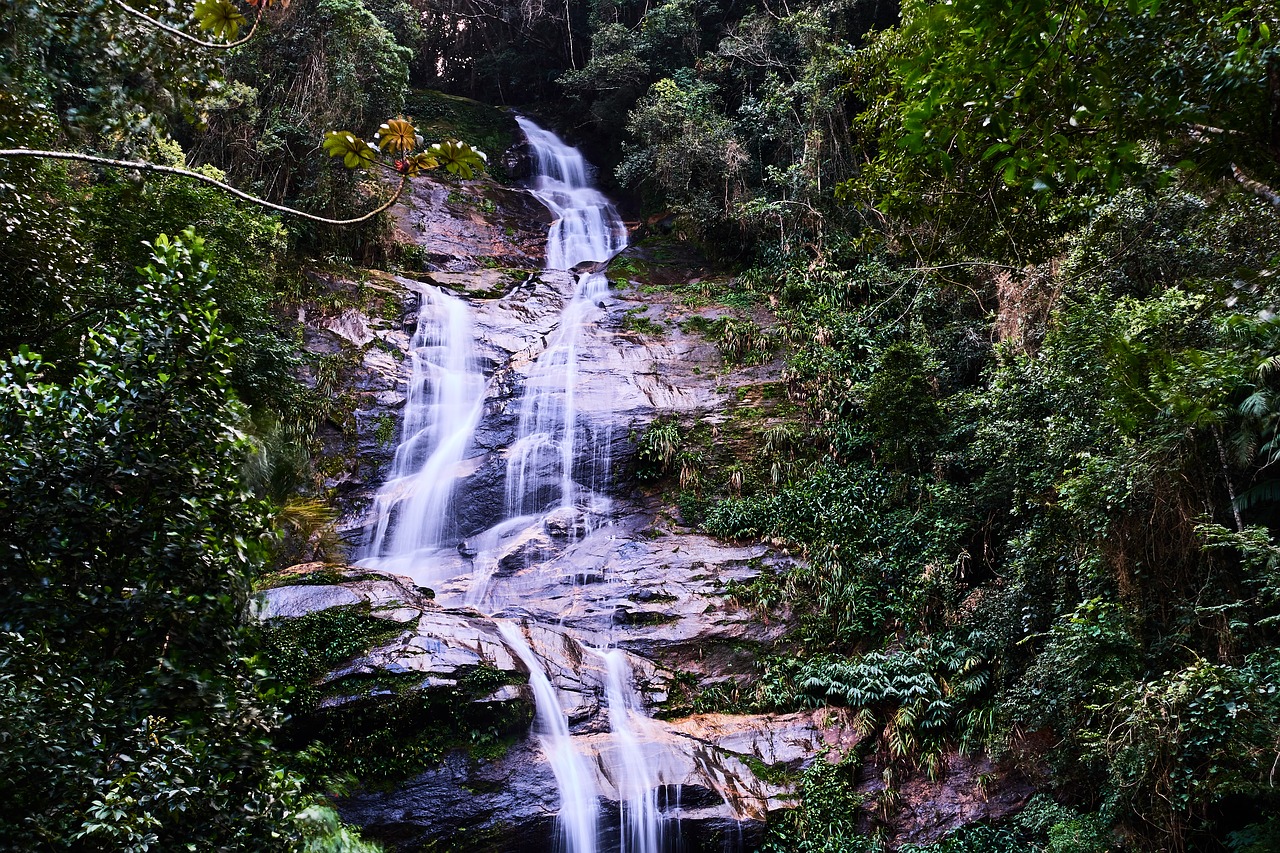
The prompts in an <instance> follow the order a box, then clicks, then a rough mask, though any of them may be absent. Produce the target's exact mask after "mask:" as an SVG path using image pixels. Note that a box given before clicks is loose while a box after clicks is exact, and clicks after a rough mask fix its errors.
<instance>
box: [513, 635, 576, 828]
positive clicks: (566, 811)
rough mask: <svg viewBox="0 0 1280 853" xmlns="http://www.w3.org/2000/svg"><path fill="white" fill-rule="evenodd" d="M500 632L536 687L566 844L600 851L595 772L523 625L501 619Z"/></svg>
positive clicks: (540, 730)
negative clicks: (580, 748) (576, 740)
mask: <svg viewBox="0 0 1280 853" xmlns="http://www.w3.org/2000/svg"><path fill="white" fill-rule="evenodd" d="M498 632H499V633H500V634H502V639H503V640H505V641H506V643H507V645H508V646H509V647H510V648H511V651H513V652H515V654H516V657H518V658H520V660H521V661H522V662H523V663H524V665H525V666H527V667H528V668H529V686H530V687H532V688H533V697H534V702H535V705H536V710H535V714H536V716H535V718H534V721H533V724H534V730H535V731H536V732H537V734H538V739H539V740H540V741H541V743H542V751H543V753H544V754H545V755H546V756H547V761H548V763H550V764H551V771H552V773H554V774H555V777H556V787H557V788H559V790H560V819H559V824H560V826H559V829H560V834H561V841H562V844H563V849H564V851H565V853H596V850H597V849H598V848H597V844H596V841H597V836H598V835H599V826H598V824H599V819H598V811H599V805H598V794H597V792H596V785H595V777H594V776H593V775H592V773H591V771H590V769H589V768H588V767H587V763H586V760H585V759H584V758H583V757H582V755H580V754H579V753H578V750H577V747H575V746H574V743H573V737H572V735H570V734H569V721H568V719H566V718H565V715H564V711H563V710H561V708H560V697H559V695H557V693H556V689H555V687H554V686H553V685H552V684H551V680H550V679H549V678H547V674H546V673H545V672H543V669H542V661H540V660H538V657H537V655H535V654H534V653H533V649H531V648H529V643H528V642H527V641H526V640H525V638H524V635H523V634H521V633H520V629H519V628H517V627H516V626H515V625H513V624H511V623H510V622H501V623H499V625H498Z"/></svg>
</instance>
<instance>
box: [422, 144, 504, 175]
mask: <svg viewBox="0 0 1280 853" xmlns="http://www.w3.org/2000/svg"><path fill="white" fill-rule="evenodd" d="M428 153H429V154H430V155H431V156H432V157H434V158H435V159H436V161H437V162H438V164H439V165H441V166H444V167H445V169H447V170H448V171H449V173H450V174H453V175H458V176H459V177H463V178H472V177H475V173H476V172H477V171H479V170H480V169H483V168H484V167H485V164H486V163H487V162H488V160H489V158H488V157H486V156H485V155H484V152H483V151H480V150H478V149H475V148H472V147H471V146H470V145H468V144H467V143H465V142H459V141H458V140H456V139H453V140H450V141H448V142H439V143H436V144H435V145H432V146H431V150H430V151H429V152H428Z"/></svg>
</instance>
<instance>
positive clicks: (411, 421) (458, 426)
mask: <svg viewBox="0 0 1280 853" xmlns="http://www.w3.org/2000/svg"><path fill="white" fill-rule="evenodd" d="M474 353H475V335H474V333H473V332H472V322H471V313H470V310H469V309H468V307H467V304H466V303H465V302H463V301H462V300H461V299H459V298H458V297H456V296H452V295H450V294H448V293H445V292H444V291H443V290H441V289H440V288H437V287H428V288H425V289H424V290H423V292H422V297H421V308H420V310H419V312H418V327H417V330H416V331H415V332H414V336H413V340H412V342H411V343H410V345H409V357H410V359H411V362H412V368H411V371H410V377H409V386H408V393H407V397H406V400H405V406H404V423H403V426H402V427H401V432H400V435H401V439H400V444H399V446H398V447H397V448H396V455H395V459H394V461H393V462H392V465H391V476H390V477H389V478H388V479H387V482H386V483H384V484H383V486H382V489H381V490H379V492H378V496H377V499H376V502H375V506H374V511H375V512H376V514H377V523H376V526H375V528H374V531H373V535H372V536H371V537H370V541H369V544H368V547H367V551H366V557H369V558H374V559H375V560H377V562H378V565H379V567H381V568H387V569H389V570H396V569H399V570H402V571H403V570H404V569H405V568H406V565H405V564H408V565H412V563H413V561H414V559H415V558H416V557H419V556H421V555H423V554H425V553H429V552H430V551H432V550H437V549H439V548H441V547H442V546H444V545H446V544H447V543H446V539H445V534H446V533H449V532H451V531H450V530H449V527H450V522H451V521H452V520H453V519H452V514H451V513H450V504H451V501H452V499H453V493H454V486H455V484H456V482H457V468H458V466H459V464H460V463H461V462H462V460H463V458H464V456H465V455H466V452H467V450H468V448H469V447H470V445H471V438H472V436H473V435H474V434H475V430H476V425H477V424H478V423H479V421H480V414H481V412H482V411H483V409H484V394H485V378H484V374H483V373H482V372H481V371H480V368H479V366H478V364H477V361H476V358H475V355H474ZM455 539H456V536H455ZM379 558H382V559H379Z"/></svg>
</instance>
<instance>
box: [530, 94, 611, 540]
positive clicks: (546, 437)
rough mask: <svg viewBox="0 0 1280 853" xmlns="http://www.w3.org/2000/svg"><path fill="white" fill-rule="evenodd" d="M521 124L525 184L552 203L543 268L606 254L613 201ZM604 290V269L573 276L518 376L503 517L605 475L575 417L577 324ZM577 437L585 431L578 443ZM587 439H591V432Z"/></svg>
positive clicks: (564, 150)
mask: <svg viewBox="0 0 1280 853" xmlns="http://www.w3.org/2000/svg"><path fill="white" fill-rule="evenodd" d="M518 121H519V123H520V128H521V129H522V130H523V131H524V133H525V136H526V137H527V138H528V140H529V147H530V149H531V150H532V152H533V155H534V160H535V163H536V165H537V177H536V178H535V179H534V183H533V186H532V187H531V188H530V192H531V193H532V194H533V195H534V196H535V197H536V198H537V199H538V200H539V201H541V202H542V203H543V204H545V205H546V206H547V208H548V209H549V210H550V211H551V214H552V217H553V221H552V224H551V230H550V233H549V234H548V235H547V269H552V270H568V269H572V268H573V267H575V266H577V265H579V264H582V263H591V262H594V263H601V262H604V261H608V260H609V259H611V258H612V257H613V256H614V255H615V254H617V253H618V252H620V251H622V249H623V248H625V247H626V245H627V229H626V226H624V225H623V223H622V219H621V217H619V216H618V212H617V211H616V210H615V209H614V207H613V203H612V202H610V201H609V199H607V198H606V197H605V196H604V195H603V194H601V192H600V191H599V190H598V189H596V188H595V187H594V186H592V185H591V181H590V180H589V179H588V169H587V164H586V161H585V160H584V159H583V157H582V153H581V152H580V151H578V149H576V148H571V147H569V146H568V145H566V144H565V143H564V142H563V141H562V140H561V139H560V138H559V137H558V136H556V135H555V134H554V133H552V132H551V131H549V130H543V129H542V128H540V127H538V126H537V125H535V124H534V123H533V122H531V121H529V120H528V119H526V118H523V117H521V118H519V119H518ZM608 295H609V280H608V278H606V276H605V275H604V273H603V272H584V273H582V274H580V275H579V276H578V281H577V286H576V287H575V288H574V292H573V296H572V297H571V298H570V300H569V302H568V304H567V305H566V306H565V309H564V312H563V313H562V314H561V316H560V324H559V326H558V328H557V329H556V331H555V332H554V334H553V335H552V336H551V338H550V339H549V340H548V341H547V348H546V350H545V351H543V353H542V355H541V356H539V357H538V361H537V364H536V365H535V366H534V370H533V371H532V373H531V374H530V376H529V379H528V382H527V383H526V384H525V389H524V394H523V396H522V398H521V400H520V426H519V429H518V432H517V435H516V440H515V443H514V444H513V445H512V447H511V449H510V451H509V455H508V457H507V503H506V514H507V516H508V517H515V516H521V515H528V514H529V513H534V512H544V511H546V510H547V509H549V508H551V507H555V506H561V507H570V508H572V507H574V506H575V504H576V502H577V499H578V497H579V495H578V483H577V482H576V480H575V475H577V476H579V477H581V478H583V479H585V480H586V481H587V483H586V485H587V487H588V491H589V492H590V493H591V494H592V495H594V494H596V493H598V491H599V489H600V487H601V486H603V485H604V483H605V481H606V480H607V478H608V475H609V468H608V460H609V455H610V454H609V448H608V446H607V444H606V443H604V442H601V441H599V440H598V436H594V435H588V436H582V435H579V433H580V432H581V431H582V430H580V428H579V424H578V407H577V400H576V394H577V383H578V373H579V371H578V345H579V342H580V340H581V337H582V331H583V328H584V327H585V326H586V325H587V324H588V323H589V322H590V321H591V320H593V319H595V318H597V317H599V316H600V304H601V303H602V301H603V300H604V299H606V298H607V297H608ZM583 438H587V439H588V441H586V442H585V445H586V446H585V447H583V444H584V442H583V441H582V439H583ZM592 439H594V440H592Z"/></svg>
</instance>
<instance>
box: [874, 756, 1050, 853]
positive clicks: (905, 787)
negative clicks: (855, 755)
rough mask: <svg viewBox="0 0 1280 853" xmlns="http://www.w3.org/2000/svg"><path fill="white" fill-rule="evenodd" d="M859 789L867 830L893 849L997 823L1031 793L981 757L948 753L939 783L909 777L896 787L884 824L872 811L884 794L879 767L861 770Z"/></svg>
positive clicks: (1017, 777) (1021, 779)
mask: <svg viewBox="0 0 1280 853" xmlns="http://www.w3.org/2000/svg"><path fill="white" fill-rule="evenodd" d="M861 775H862V778H863V779H864V780H865V781H864V782H863V783H862V784H861V785H859V786H858V790H859V792H860V793H864V794H866V795H867V796H868V800H869V803H868V806H866V807H864V809H865V813H864V815H863V817H862V819H861V821H860V824H861V827H862V828H863V829H864V830H865V831H874V830H876V829H881V830H882V831H884V832H885V833H886V834H887V835H888V836H889V839H890V841H891V846H892V847H894V848H896V847H899V846H901V845H903V844H931V843H933V842H935V841H938V840H940V839H942V838H944V837H945V836H946V835H948V834H949V833H951V832H954V831H956V830H957V829H959V828H960V827H963V826H967V825H969V824H971V823H978V822H984V823H998V822H1000V821H1002V820H1004V819H1005V818H1007V817H1009V816H1010V815H1012V814H1014V813H1016V812H1018V811H1019V810H1020V809H1021V808H1022V807H1023V806H1024V805H1026V803H1027V800H1029V799H1030V798H1031V796H1032V795H1033V794H1034V793H1035V787H1034V786H1033V785H1032V784H1031V783H1030V781H1029V780H1028V779H1027V778H1026V777H1025V776H1024V775H1022V774H1021V773H1020V772H1017V771H1015V770H1012V769H1010V768H1002V767H1000V766H998V765H997V764H996V763H995V762H993V761H991V759H989V758H986V757H982V756H964V755H959V754H957V753H951V754H949V755H947V756H946V761H945V768H944V770H943V773H942V774H941V776H940V778H938V779H936V780H930V779H928V778H927V777H926V776H924V775H923V774H918V773H917V774H912V775H911V776H909V777H907V778H906V779H902V780H899V781H898V782H897V783H896V785H895V800H896V802H897V803H898V807H897V808H896V810H895V813H894V814H893V816H892V820H890V821H889V822H888V823H887V824H884V823H883V819H882V816H881V815H880V814H879V813H878V812H877V810H876V809H875V806H874V804H875V803H876V797H877V795H878V794H880V793H881V792H882V791H883V790H884V778H883V774H882V772H881V768H879V767H878V766H876V765H874V764H873V765H871V766H869V767H867V768H864V769H863V772H862V774H861Z"/></svg>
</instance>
